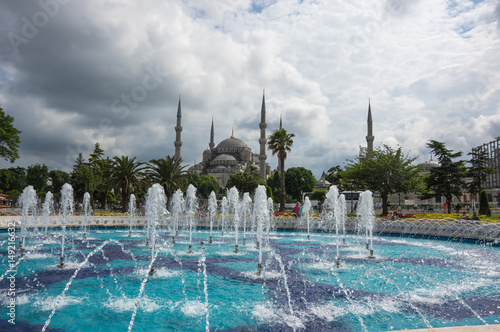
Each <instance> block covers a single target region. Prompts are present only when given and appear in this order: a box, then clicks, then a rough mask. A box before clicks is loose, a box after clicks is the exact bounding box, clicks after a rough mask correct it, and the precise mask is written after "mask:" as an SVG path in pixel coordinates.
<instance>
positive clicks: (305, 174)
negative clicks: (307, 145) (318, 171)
mask: <svg viewBox="0 0 500 332" xmlns="http://www.w3.org/2000/svg"><path fill="white" fill-rule="evenodd" d="M285 184H286V187H285V190H286V192H287V194H290V195H291V196H292V198H293V199H294V200H296V201H301V200H302V196H301V194H302V192H312V191H313V189H314V186H315V185H316V179H315V178H314V175H313V173H312V172H311V171H310V170H308V169H306V168H304V167H292V168H289V169H287V170H286V172H285Z"/></svg>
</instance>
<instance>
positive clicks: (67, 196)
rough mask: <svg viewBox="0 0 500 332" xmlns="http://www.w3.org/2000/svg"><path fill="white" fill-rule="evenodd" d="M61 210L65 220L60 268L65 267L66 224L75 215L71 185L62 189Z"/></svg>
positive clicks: (62, 225) (63, 222) (62, 226)
mask: <svg viewBox="0 0 500 332" xmlns="http://www.w3.org/2000/svg"><path fill="white" fill-rule="evenodd" d="M61 210H62V214H63V220H62V223H61V230H62V232H61V237H62V241H61V260H60V261H59V265H58V267H60V268H63V267H64V242H65V238H66V223H67V222H68V218H70V217H71V216H72V215H73V187H72V186H71V185H70V184H69V183H65V184H64V185H63V187H62V189H61Z"/></svg>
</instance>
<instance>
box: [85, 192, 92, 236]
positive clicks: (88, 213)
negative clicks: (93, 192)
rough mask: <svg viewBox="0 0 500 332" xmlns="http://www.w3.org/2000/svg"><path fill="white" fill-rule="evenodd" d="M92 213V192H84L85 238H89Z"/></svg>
mask: <svg viewBox="0 0 500 332" xmlns="http://www.w3.org/2000/svg"><path fill="white" fill-rule="evenodd" d="M91 214H92V208H91V207H90V194H89V193H85V194H83V238H84V239H86V238H87V225H88V224H89V218H90V216H91Z"/></svg>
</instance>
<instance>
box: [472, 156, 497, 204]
mask: <svg viewBox="0 0 500 332" xmlns="http://www.w3.org/2000/svg"><path fill="white" fill-rule="evenodd" d="M468 155H469V156H471V159H470V160H469V161H468V163H469V164H470V165H471V167H470V168H469V169H468V171H467V176H468V177H471V178H472V181H471V182H470V183H468V184H467V188H468V190H469V192H470V193H471V194H472V195H477V194H479V193H480V192H481V190H482V189H483V183H484V182H486V179H487V178H488V175H489V174H492V173H494V172H495V170H494V169H493V168H492V167H489V166H488V165H489V160H488V152H487V151H486V150H483V149H481V148H480V147H479V148H473V149H472V151H471V152H469V153H468Z"/></svg>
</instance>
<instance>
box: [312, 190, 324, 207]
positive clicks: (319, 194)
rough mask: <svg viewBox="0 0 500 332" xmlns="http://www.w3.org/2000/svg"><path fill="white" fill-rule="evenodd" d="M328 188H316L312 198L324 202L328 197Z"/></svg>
mask: <svg viewBox="0 0 500 332" xmlns="http://www.w3.org/2000/svg"><path fill="white" fill-rule="evenodd" d="M326 194H327V191H326V190H314V191H313V192H312V194H311V199H313V200H317V201H318V202H319V203H321V204H323V202H324V201H325V198H326Z"/></svg>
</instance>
